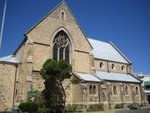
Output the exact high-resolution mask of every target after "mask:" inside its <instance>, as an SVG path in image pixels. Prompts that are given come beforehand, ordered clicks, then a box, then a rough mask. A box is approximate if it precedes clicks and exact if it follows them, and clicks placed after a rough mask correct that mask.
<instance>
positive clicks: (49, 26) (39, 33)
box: [25, 1, 92, 52]
mask: <svg viewBox="0 0 150 113" xmlns="http://www.w3.org/2000/svg"><path fill="white" fill-rule="evenodd" d="M61 12H64V13H65V19H61V18H60V16H61V15H60V13H61ZM60 28H64V29H65V30H66V31H67V32H68V34H70V36H71V38H72V40H73V42H74V45H75V47H74V49H75V50H80V51H85V52H90V51H91V50H92V46H91V44H90V43H89V41H88V40H87V38H86V36H85V34H84V33H83V31H82V30H81V28H80V26H79V24H78V23H77V21H76V19H75V18H74V16H73V14H72V13H71V11H70V9H69V8H68V6H67V4H66V3H65V2H64V1H63V2H61V3H60V4H59V5H58V6H57V7H55V8H54V9H53V10H52V11H51V12H50V13H48V14H47V15H46V16H45V17H44V18H43V19H42V20H40V21H39V22H38V23H37V24H35V26H33V27H32V28H31V29H30V30H29V31H28V32H26V33H25V35H26V36H27V37H28V38H29V39H30V40H33V42H39V43H43V44H48V45H49V44H50V42H52V37H53V34H55V32H56V31H58V30H59V29H60ZM81 46H82V47H81Z"/></svg>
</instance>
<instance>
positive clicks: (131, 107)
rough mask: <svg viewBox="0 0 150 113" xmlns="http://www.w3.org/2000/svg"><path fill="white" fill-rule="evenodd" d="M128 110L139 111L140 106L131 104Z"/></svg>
mask: <svg viewBox="0 0 150 113" xmlns="http://www.w3.org/2000/svg"><path fill="white" fill-rule="evenodd" d="M128 108H129V109H131V110H134V109H138V108H139V105H138V104H129V105H128Z"/></svg>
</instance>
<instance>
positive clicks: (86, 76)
mask: <svg viewBox="0 0 150 113" xmlns="http://www.w3.org/2000/svg"><path fill="white" fill-rule="evenodd" d="M76 75H77V76H79V78H80V79H82V80H84V81H86V82H102V81H101V80H100V79H98V78H97V77H96V76H94V75H91V74H86V73H78V72H77V73H76Z"/></svg>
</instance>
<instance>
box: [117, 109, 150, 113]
mask: <svg viewBox="0 0 150 113" xmlns="http://www.w3.org/2000/svg"><path fill="white" fill-rule="evenodd" d="M116 113H150V108H147V109H140V110H122V111H116Z"/></svg>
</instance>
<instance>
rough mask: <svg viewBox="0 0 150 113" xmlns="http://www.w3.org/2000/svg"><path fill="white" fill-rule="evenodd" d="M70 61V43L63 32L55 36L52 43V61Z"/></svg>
mask: <svg viewBox="0 0 150 113" xmlns="http://www.w3.org/2000/svg"><path fill="white" fill-rule="evenodd" d="M62 59H63V60H66V61H68V62H69V61H70V41H69V37H68V35H67V34H66V33H65V32H64V31H60V32H58V33H57V34H56V36H55V37H54V41H53V60H62Z"/></svg>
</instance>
